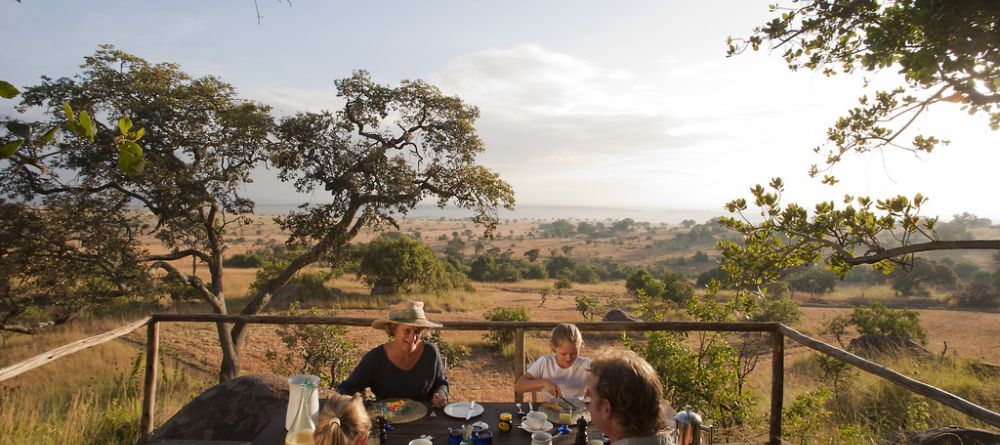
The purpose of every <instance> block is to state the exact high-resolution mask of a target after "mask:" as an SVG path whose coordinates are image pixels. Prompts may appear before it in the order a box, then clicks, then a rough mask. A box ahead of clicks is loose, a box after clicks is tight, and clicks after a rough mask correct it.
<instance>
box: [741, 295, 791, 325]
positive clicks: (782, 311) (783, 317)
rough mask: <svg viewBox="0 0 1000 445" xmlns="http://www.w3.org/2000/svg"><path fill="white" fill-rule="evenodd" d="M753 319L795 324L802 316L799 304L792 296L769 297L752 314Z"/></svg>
mask: <svg viewBox="0 0 1000 445" xmlns="http://www.w3.org/2000/svg"><path fill="white" fill-rule="evenodd" d="M750 318H751V320H753V321H771V322H775V323H785V324H793V323H798V322H799V320H800V319H801V318H802V311H801V310H799V304H798V303H796V302H795V301H794V300H792V299H790V298H768V299H765V300H764V301H762V302H761V303H760V306H759V307H758V308H757V310H756V311H754V313H753V314H752V315H751V317H750Z"/></svg>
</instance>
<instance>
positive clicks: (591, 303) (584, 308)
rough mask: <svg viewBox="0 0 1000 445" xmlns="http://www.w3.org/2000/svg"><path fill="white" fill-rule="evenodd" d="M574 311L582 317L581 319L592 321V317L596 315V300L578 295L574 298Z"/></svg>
mask: <svg viewBox="0 0 1000 445" xmlns="http://www.w3.org/2000/svg"><path fill="white" fill-rule="evenodd" d="M576 310H577V312H579V313H580V315H583V318H586V319H587V320H593V319H594V316H595V315H597V311H599V310H600V309H598V307H597V298H595V297H590V296H586V295H578V296H577V297H576Z"/></svg>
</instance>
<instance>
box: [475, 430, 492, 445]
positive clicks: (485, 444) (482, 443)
mask: <svg viewBox="0 0 1000 445" xmlns="http://www.w3.org/2000/svg"><path fill="white" fill-rule="evenodd" d="M476 445H493V433H491V432H490V430H482V431H480V432H478V433H476Z"/></svg>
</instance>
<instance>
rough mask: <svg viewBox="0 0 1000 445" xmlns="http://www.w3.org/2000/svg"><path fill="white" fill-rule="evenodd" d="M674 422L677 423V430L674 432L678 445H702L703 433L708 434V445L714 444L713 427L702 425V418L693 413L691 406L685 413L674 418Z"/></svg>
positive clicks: (686, 407)
mask: <svg viewBox="0 0 1000 445" xmlns="http://www.w3.org/2000/svg"><path fill="white" fill-rule="evenodd" d="M674 421H676V422H677V429H676V431H675V432H674V437H675V438H676V439H677V445H702V442H701V432H702V431H707V432H708V442H706V444H707V445H711V444H712V425H703V424H702V423H701V416H700V415H699V414H698V413H696V412H694V411H691V405H688V406H685V407H684V411H681V412H679V413H677V415H676V416H674Z"/></svg>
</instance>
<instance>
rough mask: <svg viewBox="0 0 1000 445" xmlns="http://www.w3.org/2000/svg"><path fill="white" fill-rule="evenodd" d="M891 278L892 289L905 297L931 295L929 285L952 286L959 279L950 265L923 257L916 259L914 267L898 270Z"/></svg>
mask: <svg viewBox="0 0 1000 445" xmlns="http://www.w3.org/2000/svg"><path fill="white" fill-rule="evenodd" d="M889 278H890V280H891V284H892V289H893V290H895V291H896V293H897V294H898V295H902V296H904V297H909V296H918V297H929V296H930V295H931V293H930V290H929V289H927V285H931V286H952V285H954V284H955V282H956V281H957V280H958V277H957V276H956V275H955V272H954V271H952V270H951V268H949V267H948V266H945V265H943V264H939V263H938V262H936V261H933V260H926V259H923V258H917V259H915V260H914V262H913V268H911V269H909V270H897V271H895V272H893V273H892V274H891V275H890V276H889Z"/></svg>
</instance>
